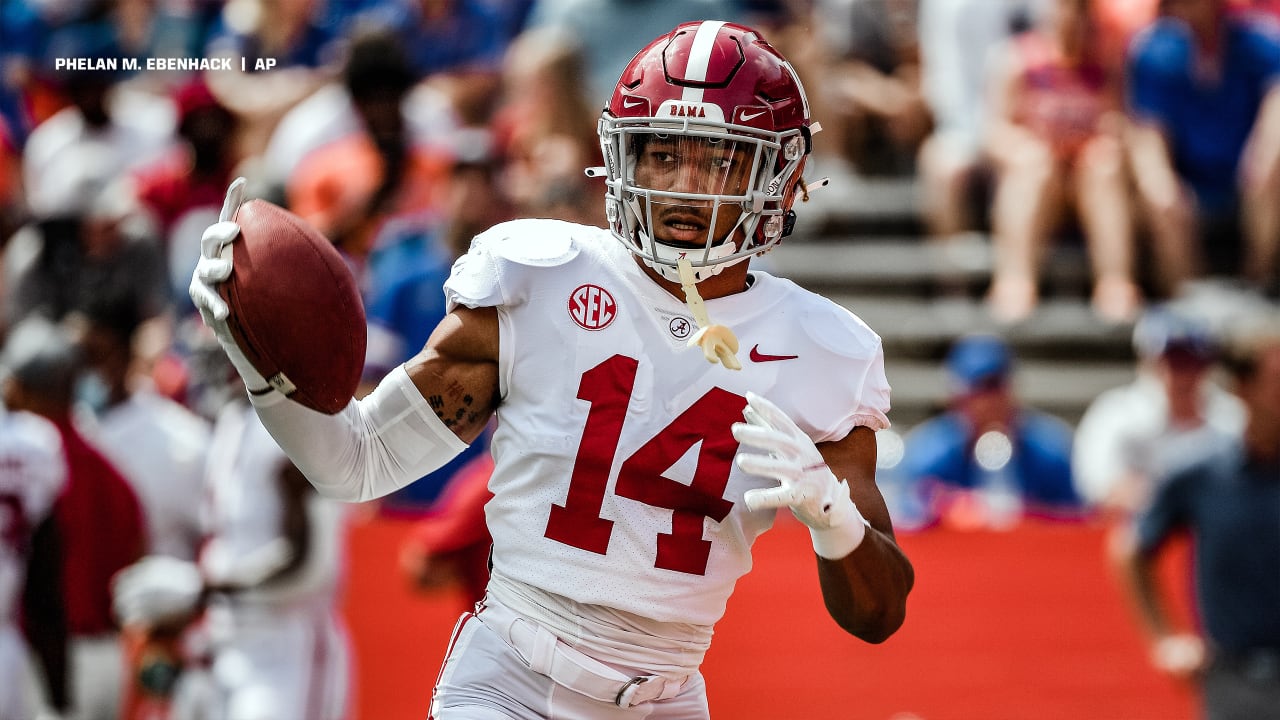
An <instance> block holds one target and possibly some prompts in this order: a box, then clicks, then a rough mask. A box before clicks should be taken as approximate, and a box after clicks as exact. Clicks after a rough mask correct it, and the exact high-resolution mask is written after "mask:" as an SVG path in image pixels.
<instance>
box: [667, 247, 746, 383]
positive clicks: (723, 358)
mask: <svg viewBox="0 0 1280 720" xmlns="http://www.w3.org/2000/svg"><path fill="white" fill-rule="evenodd" d="M676 266H677V268H678V269H679V271H680V287H681V288H682V289H683V290H684V301H685V304H687V305H688V306H689V312H691V313H693V319H694V321H695V322H697V323H698V332H696V333H694V334H693V337H691V338H689V347H693V346H694V345H697V346H699V347H701V348H702V355H703V357H705V358H706V359H707V362H709V363H717V362H718V363H720V364H721V365H724V366H725V367H726V368H728V369H730V370H741V369H742V363H740V362H738V356H737V352H738V338H737V336H735V335H734V334H733V331H732V330H730V329H729V328H728V327H726V326H724V325H712V324H711V318H710V317H709V316H708V315H707V306H706V303H704V302H703V300H702V296H701V295H699V294H698V286H697V281H696V280H695V279H694V276H693V265H692V264H691V263H690V262H689V260H688V259H686V258H680V260H678V261H677V263H676Z"/></svg>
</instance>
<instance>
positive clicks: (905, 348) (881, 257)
mask: <svg viewBox="0 0 1280 720" xmlns="http://www.w3.org/2000/svg"><path fill="white" fill-rule="evenodd" d="M820 193H821V194H820ZM824 195H825V197H824ZM918 207H919V188H918V186H917V183H916V182H915V181H914V180H913V179H910V178H856V177H854V178H844V179H842V180H841V182H840V184H833V186H832V187H830V188H824V189H822V190H820V191H818V192H815V193H814V194H813V196H812V199H811V201H810V203H808V204H799V205H798V208H797V212H798V214H799V217H800V220H799V222H798V223H797V228H796V233H795V235H794V236H793V237H792V238H789V239H788V240H787V241H786V243H785V246H784V247H783V248H781V249H780V250H779V251H778V252H775V253H770V254H769V255H768V256H767V258H766V261H767V265H768V267H769V268H770V269H771V270H772V271H773V272H775V273H777V274H779V275H783V276H786V277H789V278H791V279H792V280H795V281H796V282H798V283H800V284H801V285H803V286H805V287H807V288H809V289H812V290H815V291H817V292H821V293H822V294H824V295H827V296H828V297H830V298H832V299H834V300H835V301H837V302H839V303H840V304H841V305H844V306H845V307H847V308H849V309H850V310H852V311H853V312H855V313H856V314H857V315H858V316H859V317H861V318H862V319H863V320H865V321H866V322H867V323H868V324H869V325H870V326H871V327H872V328H873V329H874V330H875V331H876V332H878V333H879V334H880V335H881V337H882V338H883V339H884V346H885V356H886V370H887V373H888V376H889V381H890V383H891V384H892V385H893V405H894V407H893V415H892V419H893V420H894V422H895V424H897V425H898V426H899V427H901V428H903V429H906V428H908V427H910V426H911V425H913V424H915V423H916V422H918V421H919V420H921V419H923V418H924V417H926V416H927V415H929V414H930V413H931V412H932V411H933V410H935V409H937V408H938V407H940V405H941V403H942V402H944V400H945V395H946V385H945V383H946V380H945V377H944V375H943V373H942V369H941V366H940V360H941V359H942V357H943V355H944V354H945V352H946V349H947V347H948V345H949V344H950V342H951V341H952V340H953V339H955V338H956V337H958V336H959V335H961V334H963V333H966V332H970V331H975V330H988V331H994V332H999V333H1000V334H1002V335H1003V336H1004V337H1006V338H1007V339H1008V340H1009V342H1010V343H1011V344H1012V345H1013V346H1014V348H1015V350H1016V351H1017V353H1018V357H1019V371H1018V375H1017V380H1016V382H1017V387H1018V389H1019V392H1020V393H1021V395H1022V396H1023V397H1024V398H1025V399H1026V400H1027V401H1028V402H1029V403H1030V404H1032V405H1034V406H1036V407H1039V408H1041V409H1043V410H1046V411H1048V412H1052V413H1054V414H1056V415H1058V416H1059V417H1062V418H1063V419H1064V420H1067V421H1068V422H1071V423H1073V424H1074V423H1075V422H1076V421H1078V420H1079V418H1080V415H1081V414H1082V413H1083V412H1084V409H1085V407H1086V406H1087V404H1088V403H1089V401H1090V400H1092V399H1093V398H1094V397H1095V396H1096V395H1097V394H1098V393H1099V392H1101V391H1102V390H1105V389H1106V388H1109V387H1114V386H1116V385H1120V384H1122V383H1124V382H1127V381H1128V380H1130V379H1132V377H1133V354H1132V348H1131V345H1130V336H1131V332H1132V328H1131V327H1130V326H1126V325H1109V324H1106V323H1103V322H1101V321H1099V320H1098V319H1096V318H1095V317H1094V315H1093V314H1092V312H1091V311H1090V308H1089V302H1088V290H1089V282H1088V280H1089V278H1088V265H1087V261H1086V258H1085V257H1084V253H1083V250H1082V248H1081V247H1080V246H1079V244H1078V243H1059V244H1058V245H1056V246H1055V247H1054V249H1053V250H1052V251H1051V256H1050V258H1049V262H1050V264H1051V269H1050V271H1049V272H1047V273H1046V278H1045V286H1046V290H1045V296H1044V299H1043V302H1042V303H1041V306H1040V308H1039V309H1038V310H1037V312H1036V314H1035V315H1034V316H1033V317H1032V318H1031V319H1030V320H1028V321H1026V322H1023V323H1019V324H1017V325H1014V326H1012V327H1000V326H997V325H996V324H994V323H993V321H992V320H991V319H990V317H989V316H988V315H987V312H986V308H985V307H984V305H983V303H982V292H983V290H985V287H986V284H987V282H988V281H989V279H990V272H991V250H990V243H989V241H988V238H987V237H986V236H985V235H983V234H981V233H971V234H968V235H965V236H963V237H957V238H953V239H952V240H951V241H950V242H948V243H945V244H943V243H935V242H930V241H929V240H928V239H927V238H926V237H925V233H924V229H923V224H922V222H921V219H920V216H919V212H918ZM944 285H945V286H946V287H948V288H949V289H950V291H949V292H939V290H938V289H939V288H940V287H942V286H944ZM957 288H958V289H959V292H956V290H957Z"/></svg>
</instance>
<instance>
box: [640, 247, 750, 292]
mask: <svg viewBox="0 0 1280 720" xmlns="http://www.w3.org/2000/svg"><path fill="white" fill-rule="evenodd" d="M641 242H642V243H643V245H644V247H649V248H653V251H654V253H655V255H656V256H657V259H656V260H655V259H653V258H648V257H645V258H642V259H643V260H644V264H645V265H648V266H649V267H651V268H653V269H654V270H655V271H657V273H658V274H659V275H661V276H662V277H664V278H666V279H667V280H670V281H671V282H675V283H678V282H681V281H682V278H681V277H680V270H679V269H678V268H677V267H676V265H677V263H679V262H680V261H681V260H686V261H687V260H689V258H691V257H693V256H695V255H699V256H700V255H702V250H701V249H698V250H690V249H688V248H677V247H672V246H670V245H663V244H662V243H657V242H654V243H651V242H650V241H649V238H647V237H643V236H641ZM735 250H736V248H735V247H734V245H733V243H731V242H725V243H721V244H719V245H716V246H715V247H713V248H711V252H709V253H707V260H708V261H709V262H715V261H716V260H719V259H720V258H723V257H728V256H730V255H732V254H733V253H734V251H735ZM746 259H747V256H746V255H744V256H742V257H740V258H738V259H737V260H734V261H732V262H724V263H716V264H714V265H704V266H703V267H696V268H692V270H693V279H694V281H695V282H702V281H703V280H706V279H707V278H709V277H712V276H714V275H717V274H719V273H720V271H721V270H724V269H725V268H727V267H729V266H730V265H734V264H737V263H739V262H742V261H743V260H746ZM667 263H670V264H667Z"/></svg>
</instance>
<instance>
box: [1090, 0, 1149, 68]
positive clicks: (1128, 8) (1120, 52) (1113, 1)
mask: <svg viewBox="0 0 1280 720" xmlns="http://www.w3.org/2000/svg"><path fill="white" fill-rule="evenodd" d="M1161 1H1162V0H1091V2H1090V3H1089V9H1090V12H1091V13H1092V16H1093V18H1094V24H1095V31H1096V33H1097V38H1096V40H1095V41H1094V43H1093V45H1094V48H1096V50H1097V59H1098V61H1099V62H1101V63H1102V65H1103V67H1105V68H1106V69H1107V71H1108V72H1110V73H1118V74H1123V73H1124V66H1125V60H1126V58H1127V56H1128V53H1129V45H1130V44H1131V43H1132V42H1133V39H1134V37H1136V36H1137V34H1138V33H1139V32H1141V31H1142V29H1143V28H1145V27H1147V26H1148V25H1150V24H1151V22H1152V21H1153V20H1155V19H1156V14H1157V12H1158V10H1159V7H1160V3H1161Z"/></svg>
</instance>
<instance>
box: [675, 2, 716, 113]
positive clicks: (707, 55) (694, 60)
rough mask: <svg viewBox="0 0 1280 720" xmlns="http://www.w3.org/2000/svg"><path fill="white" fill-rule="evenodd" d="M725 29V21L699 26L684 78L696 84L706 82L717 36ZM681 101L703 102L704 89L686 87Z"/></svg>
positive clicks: (691, 47) (705, 23)
mask: <svg viewBox="0 0 1280 720" xmlns="http://www.w3.org/2000/svg"><path fill="white" fill-rule="evenodd" d="M722 27H724V21H723V20H710V21H707V22H704V23H702V24H701V25H699V26H698V32H697V33H696V34H694V36H693V44H692V45H691V46H690V47H689V64H688V65H687V66H686V67H685V71H684V76H685V78H686V79H688V80H693V81H695V82H705V81H706V79H707V67H708V66H709V65H711V50H712V49H713V48H714V47H715V46H716V36H717V35H719V34H720V28H722ZM680 99H681V100H683V101H684V102H702V88H700V87H686V88H685V89H684V92H683V94H682V95H681V96H680Z"/></svg>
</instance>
